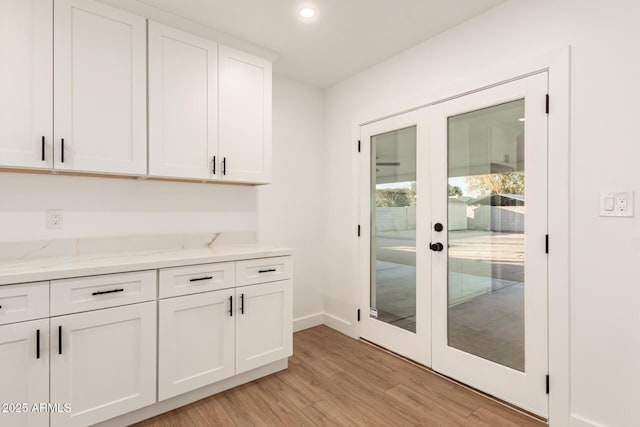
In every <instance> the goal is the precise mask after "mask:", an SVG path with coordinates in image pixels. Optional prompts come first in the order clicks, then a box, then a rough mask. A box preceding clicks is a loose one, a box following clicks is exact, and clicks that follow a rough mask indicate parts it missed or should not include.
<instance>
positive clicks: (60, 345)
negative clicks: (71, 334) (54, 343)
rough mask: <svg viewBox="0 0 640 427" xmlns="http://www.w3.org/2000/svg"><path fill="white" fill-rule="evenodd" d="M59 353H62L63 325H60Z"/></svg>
mask: <svg viewBox="0 0 640 427" xmlns="http://www.w3.org/2000/svg"><path fill="white" fill-rule="evenodd" d="M58 354H62V326H58Z"/></svg>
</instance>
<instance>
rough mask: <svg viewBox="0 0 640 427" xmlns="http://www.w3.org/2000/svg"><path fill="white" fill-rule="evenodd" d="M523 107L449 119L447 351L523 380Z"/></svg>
mask: <svg viewBox="0 0 640 427" xmlns="http://www.w3.org/2000/svg"><path fill="white" fill-rule="evenodd" d="M524 117H525V112H524V99H518V100H515V101H511V102H507V103H504V104H500V105H496V106H492V107H488V108H484V109H480V110H476V111H472V112H469V113H465V114H460V115H456V116H453V117H449V119H448V135H449V137H448V183H447V189H448V198H447V209H448V218H447V223H448V241H449V251H448V254H449V263H448V270H449V273H448V322H447V325H448V331H447V335H448V336H447V338H448V342H449V346H451V347H454V348H457V349H459V350H462V351H465V352H467V353H471V354H474V355H476V356H479V357H482V358H484V359H487V360H490V361H492V362H496V363H499V364H501V365H504V366H507V367H510V368H513V369H516V370H518V371H522V372H524V357H525V354H524V334H525V330H524V288H525V277H524V268H525V265H524V263H525V245H524V241H525V215H526V201H525V185H524V184H525V170H524V164H525V158H524V156H525V150H524V148H525V147H524V144H525V138H524V121H525V118H524Z"/></svg>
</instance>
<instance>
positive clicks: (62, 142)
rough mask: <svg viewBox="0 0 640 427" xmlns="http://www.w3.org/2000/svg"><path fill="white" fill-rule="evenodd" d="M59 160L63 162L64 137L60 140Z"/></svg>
mask: <svg viewBox="0 0 640 427" xmlns="http://www.w3.org/2000/svg"><path fill="white" fill-rule="evenodd" d="M60 162H61V163H64V138H62V139H61V140H60Z"/></svg>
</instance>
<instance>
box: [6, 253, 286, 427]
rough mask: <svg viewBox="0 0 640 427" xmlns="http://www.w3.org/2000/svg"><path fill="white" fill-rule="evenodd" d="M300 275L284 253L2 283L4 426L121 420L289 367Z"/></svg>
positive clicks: (60, 426)
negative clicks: (297, 276) (295, 289)
mask: <svg viewBox="0 0 640 427" xmlns="http://www.w3.org/2000/svg"><path fill="white" fill-rule="evenodd" d="M254 273H255V274H254ZM237 275H238V277H239V280H236V276H237ZM292 276H293V264H292V257H291V256H281V257H271V258H256V259H249V260H246V259H245V260H238V261H230V262H229V261H228V262H213V263H208V264H200V265H190V266H176V267H169V268H161V269H159V270H156V269H152V270H144V271H134V272H124V273H114V274H104V275H96V276H87V277H75V278H67V279H56V280H51V281H45V282H36V283H23V284H16V285H9V286H0V405H7V406H6V407H5V406H2V407H0V426H4V425H7V426H11V427H47V426H49V425H50V426H51V427H84V426H89V425H93V424H97V423H101V422H103V421H107V420H111V421H109V422H110V423H112V425H122V424H126V423H125V422H120V420H119V419H117V418H118V417H120V416H122V415H125V414H127V413H129V412H132V411H136V410H138V409H141V408H145V409H143V410H142V411H141V412H142V413H153V414H154V415H155V414H157V413H159V412H153V411H158V410H166V408H167V407H168V406H171V405H178V404H184V402H186V401H189V399H192V398H193V396H189V395H188V394H186V393H188V392H190V391H193V390H196V389H200V388H202V387H205V386H208V385H211V384H214V383H219V384H218V385H216V386H214V387H213V388H211V389H210V390H218V391H219V390H222V389H225V388H228V387H231V386H234V385H238V384H240V383H241V382H242V381H247V380H251V379H255V378H259V377H260V376H263V375H265V372H276V371H277V370H279V369H282V366H283V364H282V363H275V362H283V361H286V359H287V357H289V356H291V355H292V353H293V331H292V305H293V302H292V293H293V289H292V288H293V281H292V280H291V277H292ZM158 279H159V282H158ZM247 282H250V283H251V284H247ZM256 282H259V283H256ZM238 285H240V286H238ZM158 287H159V288H160V292H159V295H160V297H159V298H158V297H157V295H158ZM51 315H53V316H51ZM37 319H40V320H37ZM267 365H271V366H267ZM285 366H286V365H285ZM261 367H264V368H266V370H256V371H254V372H253V373H248V374H245V375H243V376H240V377H238V378H234V377H235V376H237V375H239V374H244V373H246V372H248V371H252V370H254V369H257V368H261ZM272 369H273V370H272ZM225 380H227V381H226V382H225ZM196 394H197V393H196ZM181 395H182V396H183V397H178V396H181ZM174 397H176V399H175V400H173V401H169V399H171V398H174ZM185 399H186V400H185ZM157 401H164V402H163V403H162V405H156V406H154V404H155V403H156V402H157ZM9 405H12V406H9ZM173 407H177V406H173ZM159 408H160V409H159ZM162 408H164V409H162ZM125 417H126V416H125Z"/></svg>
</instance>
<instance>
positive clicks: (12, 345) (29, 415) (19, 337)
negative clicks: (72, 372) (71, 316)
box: [0, 319, 49, 427]
mask: <svg viewBox="0 0 640 427" xmlns="http://www.w3.org/2000/svg"><path fill="white" fill-rule="evenodd" d="M48 351H49V319H42V320H32V321H29V322H21V323H14V324H10V325H4V326H0V362H1V363H0V404H1V405H2V407H0V425H3V426H4V425H6V426H12V427H46V426H48V425H49V413H48V412H47V409H46V408H42V409H41V406H40V404H41V403H45V404H46V403H47V402H49V354H48ZM34 405H35V410H34Z"/></svg>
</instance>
